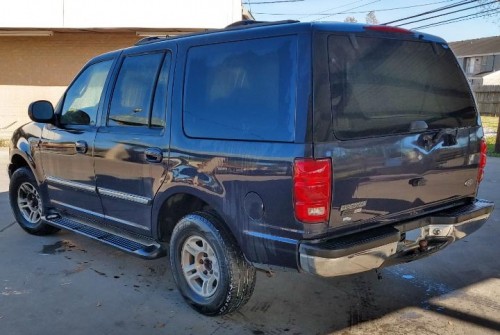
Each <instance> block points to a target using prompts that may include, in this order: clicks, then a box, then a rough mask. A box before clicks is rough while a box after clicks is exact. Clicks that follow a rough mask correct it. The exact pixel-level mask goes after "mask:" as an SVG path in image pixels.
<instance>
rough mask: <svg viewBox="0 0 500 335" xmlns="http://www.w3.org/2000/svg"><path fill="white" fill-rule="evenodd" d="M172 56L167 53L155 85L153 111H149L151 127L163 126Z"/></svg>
mask: <svg viewBox="0 0 500 335" xmlns="http://www.w3.org/2000/svg"><path fill="white" fill-rule="evenodd" d="M171 59H172V56H171V55H170V53H167V55H166V56H165V61H164V62H163V66H162V68H161V72H160V77H159V78H158V84H157V85H156V91H155V97H154V101H153V111H152V112H151V127H153V128H163V127H165V119H166V116H165V112H166V111H167V88H168V77H169V75H170V62H171Z"/></svg>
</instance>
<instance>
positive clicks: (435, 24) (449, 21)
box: [412, 8, 500, 29]
mask: <svg viewBox="0 0 500 335" xmlns="http://www.w3.org/2000/svg"><path fill="white" fill-rule="evenodd" d="M492 11H494V12H497V13H500V9H498V8H494V9H489V10H486V11H483V12H479V13H474V14H469V15H464V16H459V17H455V18H452V19H449V20H444V21H439V22H434V23H429V24H426V25H423V26H419V27H415V28H412V29H424V28H431V27H437V26H442V25H445V24H452V23H455V22H460V21H468V20H473V19H478V18H481V17H485V16H489V15H491V14H485V13H488V12H492ZM471 16H473V17H471Z"/></svg>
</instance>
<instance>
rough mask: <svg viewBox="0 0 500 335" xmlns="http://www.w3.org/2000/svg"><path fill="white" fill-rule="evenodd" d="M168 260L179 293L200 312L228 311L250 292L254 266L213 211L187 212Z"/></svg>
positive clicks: (253, 278) (246, 297) (253, 285)
mask: <svg viewBox="0 0 500 335" xmlns="http://www.w3.org/2000/svg"><path fill="white" fill-rule="evenodd" d="M170 262H171V265H172V273H173V276H174V279H175V281H176V283H177V286H178V287H179V290H180V292H181V294H182V296H183V297H184V299H185V300H186V301H187V302H188V303H189V304H190V305H191V306H192V307H193V308H194V309H195V310H197V311H198V312H200V313H202V314H205V315H210V316H214V315H222V314H227V313H231V312H233V311H235V310H237V309H238V308H240V307H241V306H243V305H244V304H245V303H246V302H247V301H248V300H249V299H250V296H251V295H252V293H253V290H254V287H255V268H254V267H253V266H251V265H250V264H248V262H247V261H246V260H245V258H244V256H243V253H242V252H241V250H240V249H239V247H238V245H237V244H236V240H235V239H234V237H233V236H232V235H231V234H230V233H229V232H228V231H227V230H226V228H225V227H224V225H223V224H222V222H221V221H220V220H219V219H218V218H216V217H215V216H214V215H212V214H209V213H206V212H200V213H195V214H190V215H187V216H185V217H184V218H182V219H181V220H180V221H179V223H178V224H177V225H176V227H175V228H174V231H173V234H172V239H171V243H170Z"/></svg>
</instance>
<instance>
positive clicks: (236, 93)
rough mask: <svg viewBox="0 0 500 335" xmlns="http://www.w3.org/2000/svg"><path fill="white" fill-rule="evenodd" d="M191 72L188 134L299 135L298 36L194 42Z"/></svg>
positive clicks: (186, 94) (186, 111) (278, 137)
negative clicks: (297, 115) (296, 133)
mask: <svg viewBox="0 0 500 335" xmlns="http://www.w3.org/2000/svg"><path fill="white" fill-rule="evenodd" d="M186 72H187V74H186V79H185V84H184V114H183V125H184V131H185V132H186V135H188V136H191V137H195V138H224V139H236V140H257V141H259V140H261V141H282V142H292V141H293V140H294V139H295V100H296V95H297V92H296V90H297V40H296V37H295V36H280V37H271V38H262V39H255V40H246V41H238V42H229V43H220V44H213V45H203V46H197V47H193V48H191V49H189V51H188V56H187V66H186Z"/></svg>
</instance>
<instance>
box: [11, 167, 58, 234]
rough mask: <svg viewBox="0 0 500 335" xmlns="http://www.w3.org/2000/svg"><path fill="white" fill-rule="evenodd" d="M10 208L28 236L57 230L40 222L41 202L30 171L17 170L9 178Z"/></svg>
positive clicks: (51, 232)
mask: <svg viewBox="0 0 500 335" xmlns="http://www.w3.org/2000/svg"><path fill="white" fill-rule="evenodd" d="M9 197H10V206H11V207H12V211H13V212H14V216H15V218H16V221H17V222H18V223H19V225H20V226H21V228H23V229H24V230H25V231H27V232H28V233H30V234H34V235H48V234H53V233H55V232H57V231H58V230H59V229H58V228H56V227H53V226H50V225H48V224H46V223H44V222H43V221H42V215H43V202H42V198H41V196H40V189H39V187H38V184H37V182H36V179H35V176H33V173H32V172H31V170H30V169H28V168H26V167H22V168H19V169H17V170H16V171H15V172H14V173H13V174H12V176H11V178H10V185H9Z"/></svg>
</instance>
